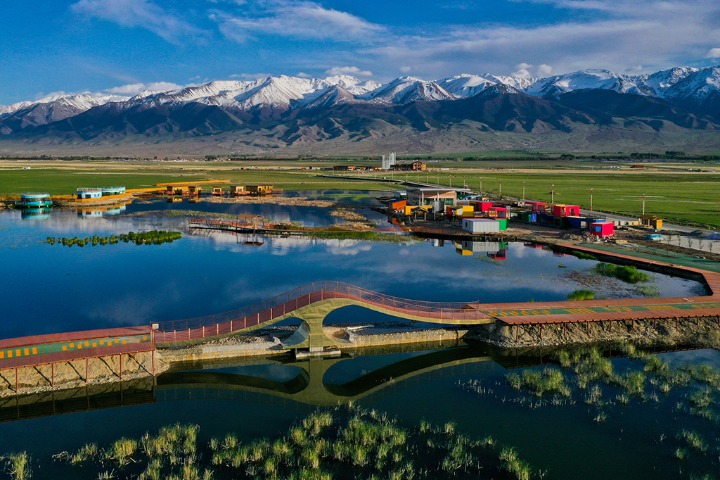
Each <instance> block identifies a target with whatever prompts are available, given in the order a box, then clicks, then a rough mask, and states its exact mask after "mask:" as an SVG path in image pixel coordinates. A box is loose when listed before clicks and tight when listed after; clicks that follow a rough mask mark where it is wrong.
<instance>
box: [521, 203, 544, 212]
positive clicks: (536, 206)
mask: <svg viewBox="0 0 720 480" xmlns="http://www.w3.org/2000/svg"><path fill="white" fill-rule="evenodd" d="M525 205H527V206H529V207H530V210H531V211H533V212H545V202H527V201H526V202H525Z"/></svg>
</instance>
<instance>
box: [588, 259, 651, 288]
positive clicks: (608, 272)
mask: <svg viewBox="0 0 720 480" xmlns="http://www.w3.org/2000/svg"><path fill="white" fill-rule="evenodd" d="M595 271H596V272H597V273H599V274H600V275H604V276H606V277H614V278H617V279H618V280H622V281H623V282H625V283H642V282H647V281H648V280H649V279H650V276H649V275H648V274H647V273H645V272H641V271H640V270H638V269H637V267H635V266H633V265H615V264H612V263H598V264H597V265H595Z"/></svg>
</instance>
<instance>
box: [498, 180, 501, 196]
mask: <svg viewBox="0 0 720 480" xmlns="http://www.w3.org/2000/svg"><path fill="white" fill-rule="evenodd" d="M498 196H499V197H500V198H502V180H500V181H499V183H498Z"/></svg>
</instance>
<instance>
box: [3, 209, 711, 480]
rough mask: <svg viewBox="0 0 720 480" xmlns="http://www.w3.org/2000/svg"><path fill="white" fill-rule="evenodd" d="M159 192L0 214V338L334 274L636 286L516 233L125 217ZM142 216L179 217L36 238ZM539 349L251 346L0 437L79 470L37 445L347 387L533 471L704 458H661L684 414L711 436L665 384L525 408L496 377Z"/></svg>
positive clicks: (706, 356)
mask: <svg viewBox="0 0 720 480" xmlns="http://www.w3.org/2000/svg"><path fill="white" fill-rule="evenodd" d="M166 206H172V207H175V206H177V204H175V205H170V204H161V205H160V204H159V205H154V204H149V205H148V204H145V205H140V204H138V205H135V206H128V208H127V209H125V210H124V211H123V212H117V213H118V214H117V215H106V216H103V217H96V218H82V217H79V216H78V215H77V213H75V212H58V211H55V212H53V213H52V214H51V215H50V216H48V217H41V218H24V219H23V218H21V215H20V213H19V212H14V211H4V212H0V240H2V242H1V243H0V265H2V272H3V275H2V276H0V301H1V302H2V305H3V315H2V322H1V323H0V329H1V331H0V336H2V337H13V336H21V335H28V334H38V333H45V332H56V331H64V330H75V329H88V328H101V327H107V326H118V325H129V324H149V323H151V322H152V321H157V320H171V319H180V318H187V317H192V316H199V315H205V314H210V313H215V312H219V311H223V310H228V309H232V308H237V307H240V306H243V305H247V304H250V303H253V302H256V301H259V300H263V299H265V298H268V297H270V296H273V295H276V294H279V293H282V292H284V291H286V290H290V289H292V288H294V287H296V286H298V285H300V284H303V283H306V282H310V281H314V280H342V281H345V282H349V283H354V284H357V285H359V286H362V287H365V288H369V289H373V290H377V291H380V292H383V293H387V294H391V295H397V296H402V297H408V298H416V299H424V300H437V301H477V300H480V301H486V302H494V301H527V300H530V299H534V300H537V301H541V300H560V299H564V298H566V297H567V295H568V294H569V293H571V292H572V291H574V290H577V289H581V288H589V289H592V290H595V291H596V292H597V295H599V296H605V297H622V296H639V295H640V293H639V292H638V291H637V290H636V288H635V287H631V286H627V285H625V284H623V283H621V282H619V281H615V280H612V279H605V278H598V277H596V276H595V275H593V274H592V273H591V270H592V268H593V266H594V265H595V263H596V262H594V261H590V260H580V259H577V258H575V257H572V256H557V255H554V254H553V253H552V252H551V251H548V250H544V249H542V248H535V247H534V246H532V245H527V246H526V245H524V244H522V243H511V244H509V245H502V244H492V243H476V244H465V245H457V246H456V245H455V244H453V243H452V242H445V243H444V244H441V243H440V242H432V241H428V242H424V241H423V242H417V241H413V242H410V243H407V244H397V243H378V242H374V243H370V242H361V241H354V240H351V241H340V240H323V241H319V240H309V239H294V238H260V237H258V238H249V237H243V236H235V235H230V234H216V233H212V234H210V233H208V232H201V233H197V234H192V235H191V234H190V232H188V231H187V228H186V223H185V222H186V220H185V219H184V218H182V217H171V216H165V215H160V214H158V215H154V214H151V215H145V214H144V215H133V213H138V212H147V211H149V210H152V211H157V210H159V209H160V208H163V209H164V208H166ZM155 207H157V208H155ZM274 208H275V207H273V209H274ZM193 209H195V208H193ZM243 213H244V212H243ZM257 214H261V215H263V216H272V215H275V214H274V213H272V212H270V214H269V215H266V213H257ZM285 214H287V215H288V219H289V220H291V221H303V222H308V223H313V222H317V223H316V224H328V223H332V222H334V221H335V219H334V217H327V218H326V217H325V216H324V215H326V212H314V211H312V210H307V211H300V210H293V211H292V212H288V211H287V210H286V211H284V212H283V213H281V214H278V215H285ZM323 222H327V223H323ZM150 229H180V230H182V231H183V232H184V233H185V235H184V237H183V238H182V239H181V240H179V241H177V242H174V243H172V244H166V245H160V246H136V245H129V244H118V245H107V246H97V247H92V246H86V247H84V248H79V247H73V248H67V247H62V246H58V245H55V246H51V245H48V244H46V243H45V239H46V237H48V236H53V237H63V236H67V237H73V236H78V237H84V236H89V235H94V234H97V235H108V234H111V233H125V232H128V231H130V230H134V231H141V230H150ZM248 242H250V243H253V242H254V243H261V245H252V246H251V245H249V244H248ZM463 253H464V255H463ZM651 277H652V281H651V285H652V286H653V287H654V288H655V289H656V290H657V293H658V294H660V295H663V296H687V295H692V294H697V293H700V292H701V291H702V287H701V286H700V285H698V284H697V283H695V282H691V281H687V280H683V279H675V278H671V277H667V276H664V275H658V274H654V273H652V274H651ZM382 319H383V317H382V316H377V315H376V314H373V313H371V312H367V311H365V310H363V309H359V308H349V309H346V310H340V311H337V312H335V313H334V314H333V316H332V318H331V321H336V322H366V321H369V320H372V321H376V320H378V321H379V320H382ZM666 359H668V361H670V362H671V363H672V364H673V365H680V366H681V365H688V364H690V365H695V364H698V363H701V362H703V363H709V364H713V365H715V366H717V365H719V364H720V357H719V356H718V354H717V352H715V351H711V350H708V351H699V352H679V353H673V354H668V355H667V356H666ZM544 362H545V360H543V359H531V360H527V359H517V358H506V357H502V356H499V354H498V353H497V352H493V351H489V350H487V349H485V348H483V347H463V348H454V349H446V350H440V351H437V350H424V351H419V352H394V353H392V352H390V353H378V354H372V355H370V354H368V355H365V356H362V357H354V358H343V359H340V360H325V361H323V362H320V363H314V364H313V365H310V364H309V363H302V362H297V363H296V362H290V361H287V362H284V363H283V362H278V361H259V362H257V361H256V362H255V363H256V364H243V363H240V364H232V365H223V366H218V367H212V366H209V367H206V368H205V369H203V370H201V371H191V372H185V373H183V372H174V373H171V374H169V375H166V376H164V377H161V378H160V379H159V381H158V386H157V387H156V388H155V389H154V390H148V391H147V392H146V394H142V395H139V396H136V397H133V395H130V394H129V393H128V392H125V394H124V397H123V398H124V401H125V402H130V403H133V401H134V400H133V399H134V398H135V400H136V401H137V402H139V404H136V405H128V406H124V407H119V408H104V409H97V410H90V411H79V412H76V413H68V414H64V415H56V416H44V417H41V418H32V419H26V420H16V421H6V422H4V423H1V424H0V452H9V451H20V450H28V451H29V452H31V453H32V455H33V457H34V458H35V459H36V462H37V464H36V467H37V466H38V465H39V468H40V469H39V470H37V471H36V472H35V478H96V477H97V474H96V473H93V472H91V471H88V470H82V469H74V468H71V467H66V466H63V465H62V464H59V463H57V462H52V461H50V455H52V454H53V453H57V452H59V451H62V450H73V449H77V448H79V447H80V446H81V445H83V444H84V443H86V442H89V441H94V442H98V443H100V444H101V445H107V444H108V443H110V442H111V441H113V440H116V439H118V438H120V437H121V436H134V437H139V436H140V435H142V434H143V433H144V432H146V431H156V430H157V429H158V428H159V427H160V426H162V425H166V424H170V423H175V422H181V423H193V424H198V425H200V440H201V441H202V442H206V441H208V440H209V439H210V438H211V437H215V436H222V435H224V434H226V433H228V432H231V431H233V432H236V433H238V434H239V435H240V436H241V437H242V438H243V439H245V440H250V439H253V438H257V437H277V436H279V435H281V434H282V433H284V432H285V431H286V430H287V428H288V427H289V426H290V425H291V424H292V423H293V422H295V421H297V420H298V419H299V418H302V417H303V416H304V415H306V414H308V413H310V412H312V411H313V410H314V409H315V408H317V405H322V404H328V403H329V402H333V401H338V400H340V401H344V400H348V399H355V400H356V401H357V402H358V403H360V404H361V405H362V406H364V407H367V408H376V409H378V410H381V411H386V412H388V413H389V414H390V415H391V416H394V417H397V418H398V420H399V421H400V423H401V424H404V425H413V424H417V423H418V422H419V421H420V419H422V418H425V419H427V420H430V421H431V422H432V423H435V424H443V423H445V422H448V421H454V422H456V423H458V430H459V431H460V432H462V433H466V434H468V435H471V436H473V437H484V436H486V435H492V436H494V437H495V438H497V439H498V440H499V441H501V442H503V443H507V444H510V445H515V446H516V447H517V448H518V451H519V453H520V455H521V456H522V457H523V458H524V459H526V460H528V461H529V462H530V463H531V464H532V465H533V466H534V467H535V468H541V469H542V470H545V471H547V472H548V474H547V477H546V478H563V479H574V478H586V479H606V478H668V479H670V478H690V475H691V474H702V473H707V472H712V471H715V472H717V468H718V465H717V458H716V457H717V455H716V454H715V453H713V454H711V455H704V456H701V455H690V456H689V457H688V459H687V460H686V461H684V462H683V463H680V462H678V461H677V460H676V459H675V458H674V456H673V452H674V451H675V448H677V446H678V440H677V438H676V437H677V433H678V431H679V430H681V429H683V428H693V429H696V430H698V431H700V432H702V433H703V434H704V435H705V436H706V437H707V438H708V439H711V438H712V439H713V440H712V448H717V447H718V446H720V444H718V441H717V439H716V438H715V437H717V434H716V433H715V432H716V428H717V427H716V424H715V423H714V422H712V421H708V420H705V419H699V418H697V417H695V416H691V415H689V414H687V413H685V412H682V411H679V410H678V409H677V408H676V406H677V402H678V401H682V396H681V394H680V393H678V394H675V393H673V394H671V395H670V396H669V397H667V398H663V399H662V400H663V401H658V402H639V401H632V402H631V403H630V404H629V405H628V406H625V407H619V406H614V407H612V408H611V407H608V408H607V412H606V413H607V416H608V419H607V421H605V422H603V423H596V422H594V421H593V417H594V415H595V414H596V411H595V410H594V409H593V408H591V407H589V406H588V405H586V404H585V403H584V402H583V401H582V398H581V397H579V396H578V398H577V401H576V402H575V403H574V404H572V405H564V406H562V407H553V406H550V405H544V406H541V407H538V408H535V407H533V406H532V403H530V404H528V402H526V401H524V400H522V399H523V398H524V397H527V396H528V395H526V394H518V393H517V392H513V391H512V390H511V389H510V388H509V387H508V386H507V382H506V381H505V375H506V373H507V372H508V371H515V372H522V371H523V369H525V368H542V367H539V366H537V365H539V364H541V363H544ZM257 363H259V364H257ZM614 363H615V365H616V366H617V368H629V369H641V368H642V367H641V365H638V364H637V362H633V361H628V360H626V359H617V360H614ZM518 365H522V366H518ZM307 372H310V375H308V373H307ZM318 372H319V374H318ZM318 375H319V376H318ZM390 379H392V381H390ZM469 381H479V382H481V384H482V385H484V386H485V387H487V389H488V390H491V391H492V393H485V394H482V395H480V394H478V393H476V392H474V391H469V390H468V389H466V388H463V385H465V384H466V383H467V382H469ZM313 382H321V383H324V385H325V388H324V390H325V391H326V392H327V394H323V396H322V398H320V397H318V398H314V399H313V398H308V397H307V396H306V394H304V393H303V392H305V391H306V390H307V388H308V386H309V385H310V384H313ZM315 384H317V383H315ZM651 388H654V387H651V386H648V389H651ZM673 395H677V398H676V397H673ZM79 396H80V398H81V399H82V394H79ZM118 401H119V400H118V399H114V400H108V401H107V403H106V404H108V405H112V404H114V403H117V402H118ZM80 403H82V402H80ZM90 403H91V404H93V403H99V404H102V402H90ZM45 405H47V404H45ZM62 405H64V404H63V403H62V402H59V403H58V406H60V407H62ZM49 411H52V409H50V410H49ZM22 412H25V413H24V414H23V415H32V414H33V410H27V409H18V408H16V407H15V406H14V405H13V403H12V402H8V403H5V404H3V405H0V415H1V417H0V418H2V419H6V420H8V419H12V418H16V417H17V414H18V413H22ZM38 412H39V411H34V415H37V414H38ZM46 413H47V412H46ZM23 415H21V416H23ZM49 432H58V435H48V433H49ZM38 438H42V441H38ZM713 469H715V470H713Z"/></svg>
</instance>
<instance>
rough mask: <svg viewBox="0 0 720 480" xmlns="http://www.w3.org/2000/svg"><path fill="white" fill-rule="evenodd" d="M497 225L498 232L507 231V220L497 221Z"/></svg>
mask: <svg viewBox="0 0 720 480" xmlns="http://www.w3.org/2000/svg"><path fill="white" fill-rule="evenodd" d="M498 223H499V224H500V231H502V230H507V224H508V221H507V218H501V219H499V220H498Z"/></svg>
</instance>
